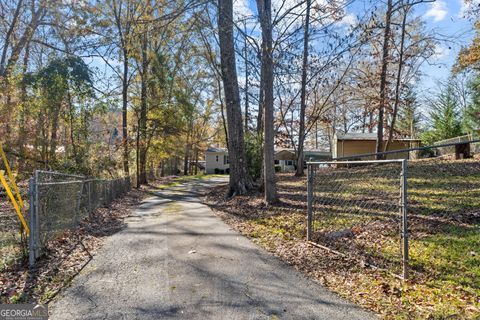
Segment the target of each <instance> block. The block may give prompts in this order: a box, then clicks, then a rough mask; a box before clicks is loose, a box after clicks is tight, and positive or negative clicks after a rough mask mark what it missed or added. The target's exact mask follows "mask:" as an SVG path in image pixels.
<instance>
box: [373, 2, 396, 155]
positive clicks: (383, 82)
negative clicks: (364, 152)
mask: <svg viewBox="0 0 480 320" xmlns="http://www.w3.org/2000/svg"><path fill="white" fill-rule="evenodd" d="M391 17H392V0H388V2H387V13H386V14H385V32H384V35H383V48H382V71H381V74H380V101H379V103H380V105H379V107H378V124H377V143H376V147H375V150H376V152H382V151H383V125H384V120H383V117H384V113H385V107H386V103H387V92H386V91H387V68H388V55H389V50H388V49H389V48H388V46H389V40H390V20H391ZM376 158H377V160H380V159H383V156H382V155H379V154H377V156H376Z"/></svg>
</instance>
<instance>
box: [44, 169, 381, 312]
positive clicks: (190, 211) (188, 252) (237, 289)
mask: <svg viewBox="0 0 480 320" xmlns="http://www.w3.org/2000/svg"><path fill="white" fill-rule="evenodd" d="M224 182H225V180H222V179H221V178H216V179H210V180H194V181H191V182H188V183H185V184H183V185H181V186H178V187H173V188H171V189H169V190H161V191H155V194H154V196H152V197H151V198H149V199H147V200H146V201H144V202H143V203H142V204H141V205H140V206H139V207H138V209H137V210H136V212H135V213H134V214H133V215H132V217H130V218H128V219H127V224H128V226H127V228H125V229H124V230H122V231H121V232H119V233H117V234H115V235H113V236H111V237H109V238H108V240H107V242H106V244H105V246H104V247H103V248H102V249H101V250H100V251H99V252H98V254H97V255H96V256H95V257H94V259H93V260H92V261H91V262H90V264H89V265H88V266H87V267H85V269H84V270H83V272H82V273H81V274H80V275H79V276H77V277H76V278H75V280H74V281H73V283H72V285H71V287H69V288H68V289H66V290H65V291H64V292H63V294H61V295H60V296H59V298H58V299H57V300H55V301H54V302H53V303H52V304H51V305H50V306H49V307H50V311H51V319H168V318H178V319H372V318H375V316H374V315H373V314H370V313H368V312H366V311H363V310H361V309H360V308H358V307H356V306H355V305H353V304H351V303H349V302H346V301H345V300H343V299H341V298H340V297H338V296H337V295H335V294H332V293H330V292H329V291H328V290H327V289H325V288H323V287H321V286H320V285H318V284H316V283H314V282H312V281H310V280H309V279H307V278H305V277H304V276H303V275H302V274H300V273H299V272H297V271H295V270H294V269H293V268H292V267H290V266H288V265H286V264H285V263H283V262H282V261H280V260H279V259H277V258H275V257H273V256H272V255H270V254H269V253H267V252H265V251H263V250H262V249H260V248H259V247H257V246H256V245H255V244H253V243H252V242H250V241H249V240H248V239H246V238H245V237H243V236H242V235H240V234H239V233H237V232H235V231H233V230H231V229H230V228H229V227H228V225H226V224H225V223H224V222H222V221H221V220H220V219H219V218H218V217H217V216H215V214H214V213H213V212H212V211H211V209H210V208H208V207H207V206H205V205H203V204H201V203H200V199H199V194H201V193H202V191H204V190H205V189H206V188H208V187H209V186H211V185H214V184H218V183H224Z"/></svg>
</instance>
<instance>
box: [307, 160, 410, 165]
mask: <svg viewBox="0 0 480 320" xmlns="http://www.w3.org/2000/svg"><path fill="white" fill-rule="evenodd" d="M404 161H405V162H406V161H408V160H407V159H391V160H363V161H362V160H357V161H314V162H307V165H318V164H375V163H402V162H404Z"/></svg>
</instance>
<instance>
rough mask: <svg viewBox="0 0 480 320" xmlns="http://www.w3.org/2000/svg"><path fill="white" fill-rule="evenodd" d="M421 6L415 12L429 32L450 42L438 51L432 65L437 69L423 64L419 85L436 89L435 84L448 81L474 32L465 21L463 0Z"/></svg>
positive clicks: (445, 0) (440, 1) (449, 0)
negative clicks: (431, 31) (418, 14)
mask: <svg viewBox="0 0 480 320" xmlns="http://www.w3.org/2000/svg"><path fill="white" fill-rule="evenodd" d="M477 3H478V1H477ZM420 6H421V8H420V7H419V8H418V12H419V13H420V14H421V15H423V16H424V19H425V21H426V22H427V26H428V28H429V29H431V30H434V31H436V32H438V33H439V34H441V35H444V36H448V37H451V38H452V39H451V41H448V42H446V43H443V44H442V45H440V47H439V48H438V55H437V57H436V59H435V61H433V62H435V63H436V64H438V65H428V64H425V65H424V66H423V68H422V71H423V72H424V74H425V76H424V77H423V78H422V83H421V84H420V85H421V86H422V87H424V88H432V89H436V87H437V85H436V81H438V80H446V79H447V78H448V77H449V75H450V70H451V67H452V66H453V64H454V63H455V61H456V59H457V55H458V52H459V50H460V48H461V46H467V45H468V44H470V43H471V40H472V38H473V36H474V32H473V30H472V22H471V21H469V20H468V19H466V18H465V17H464V10H465V2H464V1H462V0H443V1H442V0H437V1H436V2H434V3H431V4H422V5H420ZM449 48H451V49H449Z"/></svg>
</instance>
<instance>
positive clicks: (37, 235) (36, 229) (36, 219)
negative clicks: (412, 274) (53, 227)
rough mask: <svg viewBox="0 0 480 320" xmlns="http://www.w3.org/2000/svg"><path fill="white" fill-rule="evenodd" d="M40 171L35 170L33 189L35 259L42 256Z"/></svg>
mask: <svg viewBox="0 0 480 320" xmlns="http://www.w3.org/2000/svg"><path fill="white" fill-rule="evenodd" d="M38 176H39V171H38V170H36V171H35V180H34V184H35V187H34V188H33V190H35V196H34V197H35V199H34V202H35V211H34V213H35V214H34V219H33V222H34V228H32V229H33V230H34V231H33V232H34V234H35V237H34V241H35V242H34V244H33V249H34V256H35V259H37V258H38V257H39V256H40V206H39V190H38V182H39V178H38Z"/></svg>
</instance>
